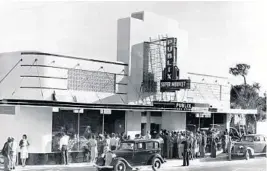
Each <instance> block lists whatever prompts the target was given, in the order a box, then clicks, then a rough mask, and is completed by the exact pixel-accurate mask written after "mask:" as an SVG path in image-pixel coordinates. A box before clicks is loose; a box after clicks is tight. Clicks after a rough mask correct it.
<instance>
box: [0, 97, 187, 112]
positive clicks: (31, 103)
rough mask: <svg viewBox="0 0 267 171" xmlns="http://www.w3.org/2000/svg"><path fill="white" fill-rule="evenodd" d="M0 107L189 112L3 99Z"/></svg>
mask: <svg viewBox="0 0 267 171" xmlns="http://www.w3.org/2000/svg"><path fill="white" fill-rule="evenodd" d="M0 105H21V106H39V107H58V108H64V109H99V110H100V109H111V110H123V111H170V112H191V111H179V110H177V109H176V108H162V107H155V106H148V105H128V104H98V103H78V102H62V101H50V100H23V99H3V100H0Z"/></svg>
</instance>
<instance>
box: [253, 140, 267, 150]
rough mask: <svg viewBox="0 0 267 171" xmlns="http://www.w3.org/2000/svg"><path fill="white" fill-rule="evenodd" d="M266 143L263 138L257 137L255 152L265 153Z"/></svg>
mask: <svg viewBox="0 0 267 171" xmlns="http://www.w3.org/2000/svg"><path fill="white" fill-rule="evenodd" d="M265 144H266V143H265V141H264V137H263V136H255V138H254V152H255V153H263V150H264V147H265Z"/></svg>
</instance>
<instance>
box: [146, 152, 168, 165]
mask: <svg viewBox="0 0 267 171" xmlns="http://www.w3.org/2000/svg"><path fill="white" fill-rule="evenodd" d="M155 158H159V160H160V161H161V163H164V159H163V158H162V157H161V155H159V154H155V155H153V156H152V157H150V159H149V160H148V162H147V164H148V165H150V164H152V161H153V160H154V159H155Z"/></svg>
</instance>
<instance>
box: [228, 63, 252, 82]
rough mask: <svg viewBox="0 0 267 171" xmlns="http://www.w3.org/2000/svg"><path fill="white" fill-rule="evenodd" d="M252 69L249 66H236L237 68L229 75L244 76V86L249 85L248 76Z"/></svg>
mask: <svg viewBox="0 0 267 171" xmlns="http://www.w3.org/2000/svg"><path fill="white" fill-rule="evenodd" d="M249 69H250V65H247V64H236V66H235V67H233V68H230V69H229V73H230V74H232V75H234V76H242V77H243V79H244V84H245V85H246V84H247V80H246V76H247V75H248V71H249Z"/></svg>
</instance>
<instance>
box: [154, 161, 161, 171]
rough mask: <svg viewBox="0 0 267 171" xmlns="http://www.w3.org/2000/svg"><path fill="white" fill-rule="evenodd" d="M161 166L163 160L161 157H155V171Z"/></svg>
mask: <svg viewBox="0 0 267 171" xmlns="http://www.w3.org/2000/svg"><path fill="white" fill-rule="evenodd" d="M160 167H161V161H160V159H159V158H155V159H154V160H153V162H152V169H153V171H157V170H159V169H160Z"/></svg>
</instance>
